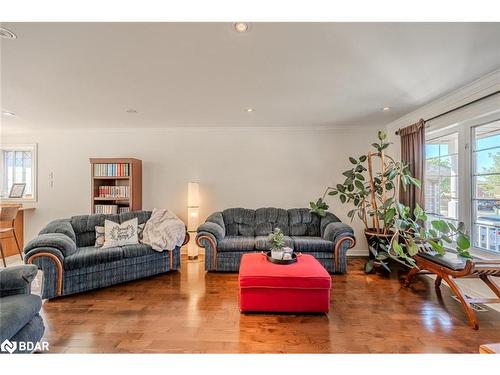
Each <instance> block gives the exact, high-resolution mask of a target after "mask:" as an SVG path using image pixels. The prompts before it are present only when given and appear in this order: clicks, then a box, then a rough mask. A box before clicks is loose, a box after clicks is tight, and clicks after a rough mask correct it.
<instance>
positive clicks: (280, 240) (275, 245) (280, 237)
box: [268, 228, 285, 259]
mask: <svg viewBox="0 0 500 375" xmlns="http://www.w3.org/2000/svg"><path fill="white" fill-rule="evenodd" d="M268 238H269V243H270V245H271V258H273V259H282V258H283V246H285V235H284V234H283V232H282V231H281V229H280V228H274V230H273V231H272V232H271V233H269V237H268Z"/></svg>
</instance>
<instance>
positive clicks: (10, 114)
mask: <svg viewBox="0 0 500 375" xmlns="http://www.w3.org/2000/svg"><path fill="white" fill-rule="evenodd" d="M2 116H8V117H16V114H15V113H14V112H9V111H2Z"/></svg>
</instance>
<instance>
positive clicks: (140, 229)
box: [137, 223, 146, 243]
mask: <svg viewBox="0 0 500 375" xmlns="http://www.w3.org/2000/svg"><path fill="white" fill-rule="evenodd" d="M145 226H146V223H142V224H139V225H138V226H137V238H139V242H141V243H142V235H143V234H144V227H145Z"/></svg>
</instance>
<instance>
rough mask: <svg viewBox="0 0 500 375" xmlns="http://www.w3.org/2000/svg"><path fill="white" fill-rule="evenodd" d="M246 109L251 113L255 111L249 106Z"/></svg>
mask: <svg viewBox="0 0 500 375" xmlns="http://www.w3.org/2000/svg"><path fill="white" fill-rule="evenodd" d="M246 111H247V112H248V113H250V112H253V111H254V109H253V108H247V109H246Z"/></svg>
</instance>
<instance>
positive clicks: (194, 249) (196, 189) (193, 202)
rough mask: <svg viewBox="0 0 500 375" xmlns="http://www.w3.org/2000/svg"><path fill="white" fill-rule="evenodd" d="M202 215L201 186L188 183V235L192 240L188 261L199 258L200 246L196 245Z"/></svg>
mask: <svg viewBox="0 0 500 375" xmlns="http://www.w3.org/2000/svg"><path fill="white" fill-rule="evenodd" d="M199 214H200V185H199V184H198V183H197V182H190V183H188V225H187V226H188V233H189V235H190V236H191V240H190V241H189V243H188V259H189V260H192V259H197V258H198V245H196V230H197V229H198V224H199Z"/></svg>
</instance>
